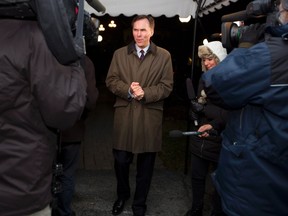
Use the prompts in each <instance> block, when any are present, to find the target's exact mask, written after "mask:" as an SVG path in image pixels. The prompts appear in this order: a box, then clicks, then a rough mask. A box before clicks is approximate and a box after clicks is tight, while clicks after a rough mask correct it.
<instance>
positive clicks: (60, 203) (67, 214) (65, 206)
mask: <svg viewBox="0 0 288 216" xmlns="http://www.w3.org/2000/svg"><path fill="white" fill-rule="evenodd" d="M82 61H83V68H84V71H85V77H86V80H87V102H86V105H85V109H84V112H83V113H82V116H81V118H80V119H79V120H78V121H77V122H76V123H75V124H74V125H73V127H71V128H68V129H66V130H63V131H61V151H60V154H59V155H58V157H59V163H61V164H62V165H63V173H62V175H60V176H59V181H60V183H61V186H62V190H61V192H60V193H57V194H56V196H55V197H56V204H57V206H56V208H55V209H54V210H53V214H52V215H53V216H74V215H75V212H74V211H73V210H72V209H71V204H72V198H73V195H74V190H75V172H76V169H77V165H78V161H79V154H80V148H81V143H82V142H83V140H84V135H85V128H86V127H85V120H86V118H87V117H88V112H89V111H91V110H93V109H94V108H95V106H96V101H97V99H98V95H99V92H98V89H97V87H96V79H95V67H94V64H93V62H92V61H91V60H90V58H89V57H88V56H85V58H84V59H83V60H82Z"/></svg>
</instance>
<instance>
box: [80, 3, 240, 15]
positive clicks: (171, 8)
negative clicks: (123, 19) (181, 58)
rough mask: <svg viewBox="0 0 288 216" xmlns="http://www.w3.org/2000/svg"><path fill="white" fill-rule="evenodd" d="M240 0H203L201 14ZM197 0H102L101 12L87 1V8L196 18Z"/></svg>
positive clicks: (89, 10)
mask: <svg viewBox="0 0 288 216" xmlns="http://www.w3.org/2000/svg"><path fill="white" fill-rule="evenodd" d="M237 1H238V0H202V7H201V9H200V12H199V16H203V15H204V14H209V13H210V12H214V11H215V9H220V8H222V7H223V6H227V5H229V4H230V2H237ZM197 2H199V0H198V1H197V0H101V3H102V4H103V5H104V6H105V8H106V12H105V13H99V12H97V11H96V10H95V9H93V8H92V7H91V6H89V5H88V4H87V3H86V1H85V10H86V11H88V12H89V13H94V14H95V15H97V16H102V15H104V14H109V15H110V16H113V17H116V16H119V15H120V14H123V15H125V16H129V17H130V16H133V15H135V14H150V15H152V16H154V17H159V16H161V15H165V16H166V17H173V16H176V15H178V16H179V17H184V18H185V17H188V16H189V15H192V17H194V18H195V13H196V10H197Z"/></svg>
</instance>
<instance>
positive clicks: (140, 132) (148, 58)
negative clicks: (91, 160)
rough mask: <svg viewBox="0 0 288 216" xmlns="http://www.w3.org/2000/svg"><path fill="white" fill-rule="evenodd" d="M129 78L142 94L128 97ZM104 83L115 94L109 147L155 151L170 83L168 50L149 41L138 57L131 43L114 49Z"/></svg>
mask: <svg viewBox="0 0 288 216" xmlns="http://www.w3.org/2000/svg"><path fill="white" fill-rule="evenodd" d="M132 82H139V83H140V85H141V86H142V88H143V90H144V92H145V96H144V99H142V100H141V101H137V100H134V99H132V100H130V99H128V89H129V87H130V85H131V83H132ZM106 85H107V87H108V88H109V90H110V91H111V92H112V93H114V94H115V95H116V102H115V104H114V108H115V113H114V135H113V139H114V142H113V147H114V148H115V149H118V150H125V151H129V152H133V153H143V152H158V151H161V144H162V116H163V102H164V99H165V98H167V97H168V96H169V94H170V93H171V91H172V87H173V69H172V61H171V56H170V53H169V52H168V51H166V50H164V49H163V48H160V47H158V46H156V45H155V44H153V43H151V44H150V47H149V49H148V52H147V54H146V55H145V58H144V60H142V61H140V59H139V57H138V55H137V52H136V49H135V45H134V43H131V44H130V45H128V46H126V47H123V48H120V49H118V50H116V51H115V53H114V56H113V59H112V62H111V65H110V68H109V72H108V75H107V78H106Z"/></svg>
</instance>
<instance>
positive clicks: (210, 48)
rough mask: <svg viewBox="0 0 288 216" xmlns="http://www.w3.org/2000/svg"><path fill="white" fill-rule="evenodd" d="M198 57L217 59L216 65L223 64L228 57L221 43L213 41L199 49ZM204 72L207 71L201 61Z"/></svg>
mask: <svg viewBox="0 0 288 216" xmlns="http://www.w3.org/2000/svg"><path fill="white" fill-rule="evenodd" d="M198 56H199V58H201V59H203V58H215V60H216V63H217V64H218V63H219V62H221V61H222V60H223V59H224V58H225V57H226V56H227V51H226V49H225V48H224V47H223V46H222V43H221V42H220V41H212V42H209V43H207V44H205V45H201V46H199V47H198ZM201 65H202V71H203V72H205V71H207V69H206V67H205V65H204V63H203V61H201Z"/></svg>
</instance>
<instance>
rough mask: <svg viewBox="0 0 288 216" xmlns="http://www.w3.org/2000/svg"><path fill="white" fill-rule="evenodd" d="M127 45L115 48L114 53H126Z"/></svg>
mask: <svg viewBox="0 0 288 216" xmlns="http://www.w3.org/2000/svg"><path fill="white" fill-rule="evenodd" d="M127 47H128V46H123V47H120V48H117V49H116V50H115V51H114V53H115V54H119V53H123V52H126V53H127V49H128V48H127Z"/></svg>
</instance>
